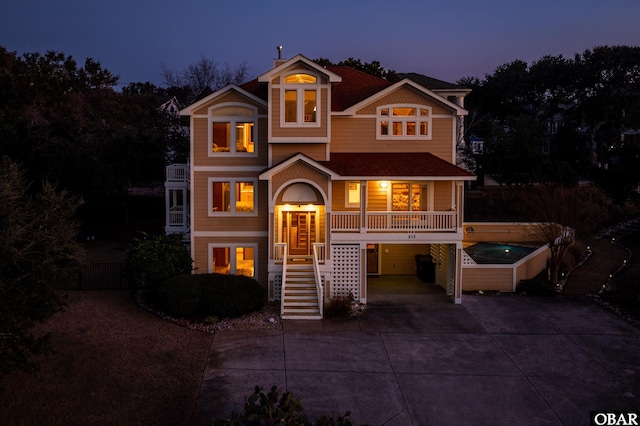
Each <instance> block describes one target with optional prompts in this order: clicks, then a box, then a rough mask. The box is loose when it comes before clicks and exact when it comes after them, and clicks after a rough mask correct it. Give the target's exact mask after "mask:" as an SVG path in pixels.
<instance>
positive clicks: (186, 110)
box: [180, 84, 267, 115]
mask: <svg viewBox="0 0 640 426" xmlns="http://www.w3.org/2000/svg"><path fill="white" fill-rule="evenodd" d="M229 91H236V92H238V93H240V94H241V95H243V96H246V97H247V98H249V99H251V100H253V101H254V102H256V103H257V104H259V105H262V106H264V107H266V106H267V102H266V100H264V99H261V98H259V97H258V96H256V95H255V94H253V93H251V92H249V91H247V90H245V89H244V88H242V87H239V86H236V85H235V84H230V85H228V86H226V87H223V88H222V89H220V90H217V91H215V92H213V93H211V94H210V95H209V96H205V97H204V98H202V99H200V100H199V101H197V102H195V103H193V104H191V105H189V106H188V107H186V108H184V109H182V110H181V111H180V115H191V114H192V113H193V111H195V110H197V109H198V108H200V107H202V106H203V105H205V104H206V103H207V102H210V101H211V100H212V99H215V98H217V97H219V96H220V95H222V94H224V93H227V92H229Z"/></svg>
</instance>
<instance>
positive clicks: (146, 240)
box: [126, 234, 193, 288]
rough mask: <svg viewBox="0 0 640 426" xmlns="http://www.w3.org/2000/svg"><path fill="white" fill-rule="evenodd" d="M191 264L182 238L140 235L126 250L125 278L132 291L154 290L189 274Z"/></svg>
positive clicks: (178, 236) (176, 235)
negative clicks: (177, 276) (173, 278)
mask: <svg viewBox="0 0 640 426" xmlns="http://www.w3.org/2000/svg"><path fill="white" fill-rule="evenodd" d="M192 262H193V261H192V260H191V256H190V255H189V251H188V250H187V248H186V247H185V246H184V244H183V243H182V236H181V235H179V234H173V235H148V234H143V237H142V238H138V239H135V240H134V242H133V244H132V245H131V247H130V248H129V250H127V266H126V271H127V277H128V279H129V281H130V282H131V284H132V285H133V286H134V287H135V288H153V287H157V286H158V285H159V284H160V283H161V282H162V281H163V280H166V279H167V278H171V277H174V276H176V275H180V274H187V273H189V272H190V271H191V264H192Z"/></svg>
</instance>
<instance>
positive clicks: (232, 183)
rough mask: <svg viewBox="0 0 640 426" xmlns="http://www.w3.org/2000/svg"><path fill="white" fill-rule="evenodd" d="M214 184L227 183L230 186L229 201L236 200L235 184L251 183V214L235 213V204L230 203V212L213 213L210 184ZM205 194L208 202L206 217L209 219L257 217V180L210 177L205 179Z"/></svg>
mask: <svg viewBox="0 0 640 426" xmlns="http://www.w3.org/2000/svg"><path fill="white" fill-rule="evenodd" d="M214 182H228V183H229V185H230V189H229V191H230V193H229V199H230V200H235V199H236V183H238V182H252V183H253V211H252V212H238V211H236V203H235V202H231V210H230V211H228V212H227V211H222V212H214V211H213V188H212V184H213V183H214ZM207 187H208V188H207V194H208V201H207V208H208V213H209V214H208V215H209V217H220V216H243V217H246V216H258V179H256V178H233V179H227V178H223V177H221V178H217V177H216V178H213V177H210V178H208V179H207Z"/></svg>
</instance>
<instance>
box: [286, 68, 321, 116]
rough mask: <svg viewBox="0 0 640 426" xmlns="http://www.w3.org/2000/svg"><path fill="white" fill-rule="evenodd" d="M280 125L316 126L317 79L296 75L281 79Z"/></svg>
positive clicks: (302, 74)
mask: <svg viewBox="0 0 640 426" xmlns="http://www.w3.org/2000/svg"><path fill="white" fill-rule="evenodd" d="M283 83H284V85H283V86H284V87H283V99H282V116H281V118H282V125H283V126H285V127H286V126H291V127H293V126H312V127H313V126H318V125H319V120H318V117H319V115H318V112H319V111H318V106H319V105H318V98H319V95H318V79H317V77H315V76H313V75H310V74H304V73H298V74H290V75H287V76H285V77H284V78H283Z"/></svg>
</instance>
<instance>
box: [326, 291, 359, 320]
mask: <svg viewBox="0 0 640 426" xmlns="http://www.w3.org/2000/svg"><path fill="white" fill-rule="evenodd" d="M351 297H352V296H351V294H349V295H348V296H336V297H334V298H333V299H331V300H329V302H328V303H326V304H325V306H324V316H325V318H346V317H349V316H351Z"/></svg>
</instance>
